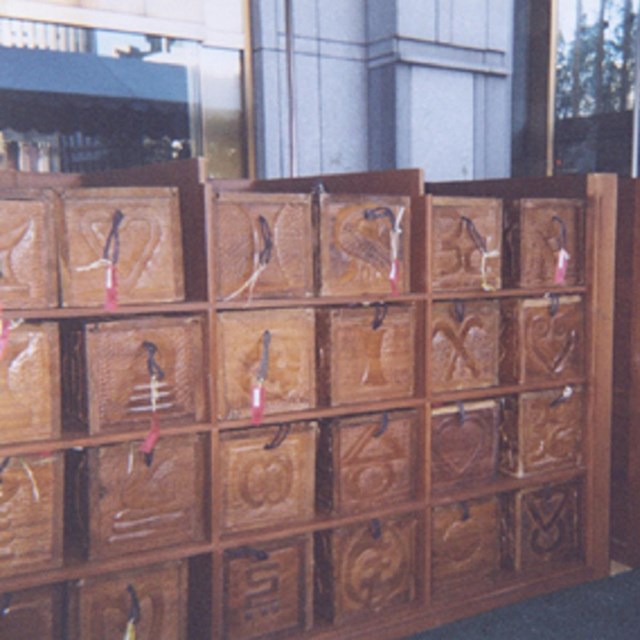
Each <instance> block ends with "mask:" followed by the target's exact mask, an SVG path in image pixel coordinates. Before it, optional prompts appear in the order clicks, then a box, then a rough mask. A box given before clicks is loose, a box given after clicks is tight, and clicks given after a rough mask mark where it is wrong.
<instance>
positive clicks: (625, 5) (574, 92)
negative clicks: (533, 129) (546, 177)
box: [554, 0, 638, 175]
mask: <svg viewBox="0 0 640 640" xmlns="http://www.w3.org/2000/svg"><path fill="white" fill-rule="evenodd" d="M558 5H559V16H558V17H559V21H558V27H559V31H558V47H557V56H556V103H555V113H556V122H555V145H554V146H555V151H554V163H555V171H556V172H560V173H567V172H571V173H574V172H587V171H615V172H618V173H622V174H627V175H628V174H629V171H630V168H631V163H630V158H631V153H632V149H631V131H632V109H633V103H634V78H635V43H636V32H637V15H638V2H637V0H562V1H561V2H559V3H558Z"/></svg>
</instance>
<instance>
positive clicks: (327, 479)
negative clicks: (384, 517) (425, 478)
mask: <svg viewBox="0 0 640 640" xmlns="http://www.w3.org/2000/svg"><path fill="white" fill-rule="evenodd" d="M418 464H419V444H418V415H417V413H416V412H415V411H391V412H387V413H373V414H368V415H365V416H355V417H348V418H337V419H335V420H332V421H331V422H330V423H329V424H327V425H325V426H323V428H322V431H321V436H320V443H319V447H318V474H319V475H318V503H319V506H320V507H321V508H322V510H324V511H327V512H333V513H335V514H338V515H347V514H349V513H357V512H360V511H366V510H369V509H375V508H379V507H383V506H389V505H397V504H399V503H401V502H403V501H405V502H406V501H410V500H413V499H415V498H416V496H417V492H418Z"/></svg>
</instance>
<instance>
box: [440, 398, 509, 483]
mask: <svg viewBox="0 0 640 640" xmlns="http://www.w3.org/2000/svg"><path fill="white" fill-rule="evenodd" d="M500 421H501V412H500V404H499V402H498V401H496V400H484V401H479V402H466V403H465V402H460V403H458V404H453V405H451V404H450V405H445V406H443V407H439V408H435V409H433V410H432V411H431V488H432V491H444V490H445V489H446V488H449V489H452V488H456V487H457V488H462V487H464V486H472V485H474V484H480V483H487V482H490V481H492V480H494V479H495V477H496V473H497V467H498V441H499V431H500Z"/></svg>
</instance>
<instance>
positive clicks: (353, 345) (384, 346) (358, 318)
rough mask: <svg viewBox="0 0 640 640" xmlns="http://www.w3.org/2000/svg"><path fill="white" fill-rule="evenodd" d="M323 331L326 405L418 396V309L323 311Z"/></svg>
mask: <svg viewBox="0 0 640 640" xmlns="http://www.w3.org/2000/svg"><path fill="white" fill-rule="evenodd" d="M318 332H319V335H318V339H319V343H320V345H321V350H322V356H323V360H322V362H321V371H322V373H321V378H320V384H321V390H320V393H321V398H322V402H323V403H328V404H331V405H332V406H338V405H346V404H353V403H357V402H371V401H379V400H381V399H384V400H390V399H392V398H412V397H413V395H414V390H415V357H416V344H415V334H416V309H415V306H414V305H385V306H382V307H367V308H365V307H362V308H355V309H354V308H335V309H331V310H328V311H321V312H319V314H318Z"/></svg>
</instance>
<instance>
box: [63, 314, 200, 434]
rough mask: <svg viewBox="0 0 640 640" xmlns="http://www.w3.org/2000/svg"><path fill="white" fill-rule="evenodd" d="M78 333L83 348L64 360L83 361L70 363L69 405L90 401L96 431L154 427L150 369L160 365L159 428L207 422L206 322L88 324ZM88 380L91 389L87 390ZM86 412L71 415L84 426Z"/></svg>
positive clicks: (91, 425)
mask: <svg viewBox="0 0 640 640" xmlns="http://www.w3.org/2000/svg"><path fill="white" fill-rule="evenodd" d="M78 331H81V332H84V336H83V338H82V339H81V340H80V343H81V344H82V343H84V350H80V349H76V350H75V351H74V352H72V353H71V354H70V353H66V354H65V358H67V359H68V358H71V357H75V358H82V359H83V360H82V361H81V362H75V363H74V362H68V363H66V364H65V374H67V375H65V380H64V384H65V387H66V390H65V407H66V409H67V411H71V410H73V409H76V410H77V409H79V408H80V407H79V406H78V403H77V402H75V401H74V396H76V395H80V396H81V397H83V398H85V400H86V401H87V402H88V405H89V406H88V420H89V425H88V426H89V430H90V432H91V433H101V432H105V431H106V432H108V431H117V430H122V429H147V428H148V427H149V424H150V419H151V414H152V401H151V386H152V382H151V373H150V366H152V367H155V366H156V365H157V367H159V370H160V372H161V373H160V372H157V370H155V369H154V371H156V377H157V391H158V397H157V400H156V413H157V416H158V419H159V422H160V426H163V425H171V424H173V425H175V424H187V423H193V422H202V421H203V420H204V419H205V418H206V405H205V390H204V356H203V346H204V337H203V321H202V318H200V317H197V316H193V317H186V318H185V317H173V318H169V317H166V318H139V319H137V320H135V321H133V320H122V321H115V322H101V323H96V324H88V325H84V326H81V327H80V328H79V329H78ZM68 342H69V340H66V339H65V343H68ZM153 363H155V364H153ZM85 370H86V371H88V374H84V373H83V372H84V371H85ZM85 378H88V390H87V391H85V390H83V389H82V386H83V385H85V384H86V382H85ZM83 414H84V412H83V411H79V412H78V413H76V414H75V415H73V414H72V415H71V416H69V417H70V418H71V419H73V420H75V421H77V422H82V418H83ZM85 426H86V425H85Z"/></svg>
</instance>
